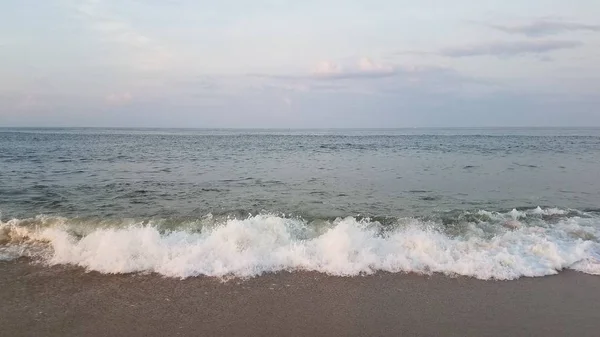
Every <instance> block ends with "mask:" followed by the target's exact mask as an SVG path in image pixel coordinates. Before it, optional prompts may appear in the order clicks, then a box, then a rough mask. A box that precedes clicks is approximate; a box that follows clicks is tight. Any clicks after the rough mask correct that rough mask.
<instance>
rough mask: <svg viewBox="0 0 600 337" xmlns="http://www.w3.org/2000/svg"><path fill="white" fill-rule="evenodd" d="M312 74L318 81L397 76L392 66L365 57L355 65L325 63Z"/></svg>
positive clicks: (316, 67) (320, 64)
mask: <svg viewBox="0 0 600 337" xmlns="http://www.w3.org/2000/svg"><path fill="white" fill-rule="evenodd" d="M311 74H312V76H313V77H314V78H316V79H329V80H344V79H358V78H364V79H368V78H381V77H390V76H394V75H396V69H395V68H394V67H392V66H390V65H385V64H381V63H378V62H375V61H373V60H371V59H369V58H366V57H363V58H361V59H359V60H358V61H357V62H356V63H355V64H350V65H342V64H339V63H336V62H333V61H323V62H320V63H319V64H317V65H316V66H315V67H314V69H313V71H312V72H311Z"/></svg>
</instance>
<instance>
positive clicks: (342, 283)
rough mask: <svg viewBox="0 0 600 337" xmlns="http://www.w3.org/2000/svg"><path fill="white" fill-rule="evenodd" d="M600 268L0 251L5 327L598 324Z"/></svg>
mask: <svg viewBox="0 0 600 337" xmlns="http://www.w3.org/2000/svg"><path fill="white" fill-rule="evenodd" d="M599 309H600V277H597V276H590V275H585V274H580V273H576V272H563V273H561V274H560V275H557V276H549V277H543V278H535V279H532V278H527V279H521V280H518V281H509V282H504V281H502V282H491V281H478V280H474V279H469V278H464V277H460V278H449V277H445V276H441V275H434V276H419V275H401V274H386V273H380V274H377V275H372V276H364V277H353V278H341V277H330V276H326V275H322V274H317V273H308V272H299V273H281V274H276V275H266V276H263V277H259V278H254V279H250V280H245V281H241V280H230V281H229V282H226V283H222V282H221V281H220V280H216V279H212V278H205V277H200V278H191V279H186V280H176V279H168V278H163V277H160V276H157V275H101V274H98V273H95V272H92V273H86V272H85V271H83V270H82V269H79V268H72V267H44V266H40V265H32V264H29V263H27V262H26V261H17V262H0V329H1V330H0V331H1V333H0V335H2V336H14V337H17V336H599V335H600V310H599Z"/></svg>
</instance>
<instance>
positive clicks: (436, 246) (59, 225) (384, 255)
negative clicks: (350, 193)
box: [0, 208, 600, 280]
mask: <svg viewBox="0 0 600 337" xmlns="http://www.w3.org/2000/svg"><path fill="white" fill-rule="evenodd" d="M479 214H480V215H482V214H483V215H485V216H487V217H488V218H489V219H491V220H487V221H486V220H481V221H477V222H472V223H466V224H465V226H464V229H463V230H462V231H461V232H460V233H459V234H452V235H451V234H448V233H447V232H446V231H444V227H443V226H442V225H441V224H436V223H425V222H423V221H420V220H416V219H404V220H401V221H398V224H397V225H396V226H394V227H393V228H391V229H389V228H388V229H385V230H382V228H383V226H381V225H380V224H379V223H377V222H373V221H369V220H357V219H355V218H352V217H348V218H344V219H337V220H335V221H332V222H324V223H321V224H320V225H319V226H318V227H315V226H312V225H311V224H309V223H307V222H305V221H302V220H298V219H290V218H285V217H280V216H275V215H267V214H264V215H257V216H251V217H248V218H246V219H228V220H224V221H223V222H222V223H221V224H218V225H215V226H203V227H200V228H198V230H196V231H194V230H190V229H189V228H188V229H185V230H184V229H180V230H172V231H168V232H165V231H162V230H159V229H158V227H157V226H156V225H153V224H145V225H142V224H138V225H135V224H133V225H128V226H125V227H117V226H113V227H110V226H108V227H102V228H92V229H90V228H88V229H86V230H85V231H83V232H82V231H81V226H75V225H73V224H70V221H69V220H68V219H57V218H43V217H42V218H38V219H37V220H12V221H9V222H6V223H1V224H0V243H3V245H0V260H1V259H12V258H16V257H19V256H34V257H38V258H41V259H42V260H43V261H45V262H46V263H48V264H51V265H52V264H72V265H77V266H81V267H84V268H86V269H88V270H95V271H99V272H102V273H131V272H156V273H159V274H161V275H165V276H170V277H178V278H185V277H191V276H199V275H208V276H218V277H223V276H237V277H252V276H257V275H261V274H263V273H269V272H277V271H282V270H289V271H294V270H306V271H318V272H322V273H327V274H331V275H340V276H354V275H359V274H369V273H373V272H376V271H388V272H415V273H425V274H429V273H434V272H435V273H444V274H447V275H465V276H471V277H476V278H479V279H484V280H487V279H500V280H510V279H516V278H519V277H535V276H544V275H552V274H556V273H558V272H559V271H561V270H563V269H574V270H578V271H581V272H584V273H588V274H596V275H600V243H599V241H598V238H599V237H600V219H599V218H598V217H566V216H565V217H562V218H560V219H558V220H557V221H556V222H554V223H547V222H546V221H545V220H543V217H542V216H543V215H552V214H560V215H564V214H566V212H564V211H561V210H556V209H555V210H552V209H546V210H544V209H541V208H539V209H534V210H529V211H513V212H509V213H506V214H501V213H495V212H479ZM525 217H529V218H531V217H537V218H535V219H534V220H535V221H531V222H525V221H522V220H523V218H525ZM507 223H512V224H513V225H506V224H507ZM42 224H43V225H42ZM77 231H78V232H77ZM75 233H76V234H75ZM34 247H35V248H34Z"/></svg>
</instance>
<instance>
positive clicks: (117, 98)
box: [105, 92, 133, 105]
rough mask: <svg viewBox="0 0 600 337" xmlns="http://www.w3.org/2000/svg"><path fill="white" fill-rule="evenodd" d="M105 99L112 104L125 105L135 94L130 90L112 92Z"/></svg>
mask: <svg viewBox="0 0 600 337" xmlns="http://www.w3.org/2000/svg"><path fill="white" fill-rule="evenodd" d="M105 99H106V102H107V103H108V104H111V105H125V104H128V103H130V102H131V100H132V99H133V95H131V93H129V92H121V93H111V94H109V95H107V96H106V98H105Z"/></svg>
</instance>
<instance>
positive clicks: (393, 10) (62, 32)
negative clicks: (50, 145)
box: [0, 0, 600, 128]
mask: <svg viewBox="0 0 600 337" xmlns="http://www.w3.org/2000/svg"><path fill="white" fill-rule="evenodd" d="M598 60H600V1H597V0H574V1H562V0H561V1H558V0H556V1H553V0H530V1H516V0H508V1H507V0H504V1H500V0H483V1H471V0H469V1H466V0H456V1H442V0H421V1H408V0H371V1H358V0H346V1H342V0H321V1H316V0H305V1H286V0H257V1H241V0H222V1H203V0H199V1H192V0H127V1H125V0H120V1H117V0H49V1H39V0H7V1H2V2H0V126H127V127H130V126H141V127H161V126H164V127H286V128H293V127H298V128H304V127H414V126H534V125H539V126H600V109H599V107H600V95H599V94H598V92H599V89H598V88H600V62H599V61H598Z"/></svg>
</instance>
